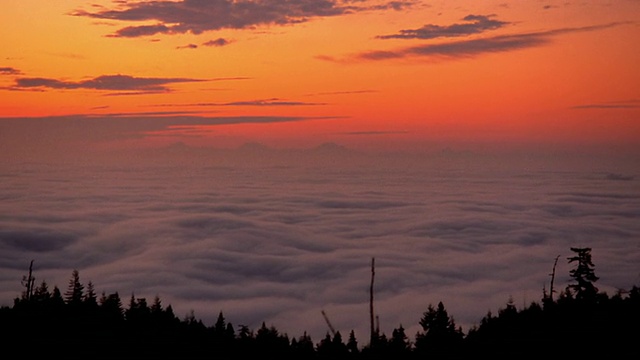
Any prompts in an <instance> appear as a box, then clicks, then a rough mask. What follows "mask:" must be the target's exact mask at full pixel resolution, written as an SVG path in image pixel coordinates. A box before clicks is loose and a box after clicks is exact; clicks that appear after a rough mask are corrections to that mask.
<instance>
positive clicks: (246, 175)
mask: <svg viewBox="0 0 640 360" xmlns="http://www.w3.org/2000/svg"><path fill="white" fill-rule="evenodd" d="M0 22H2V26H1V27H0V199H1V201H0V306H4V305H10V304H11V303H12V301H13V298H14V296H16V295H18V294H19V293H20V291H22V290H23V288H22V287H21V283H20V279H21V278H22V276H23V275H25V274H26V270H27V269H28V264H29V261H30V260H32V259H33V260H34V264H35V265H34V266H35V268H34V271H35V273H36V275H35V276H36V277H37V282H40V281H41V280H46V281H47V282H48V283H49V285H50V289H51V288H52V287H53V285H57V286H59V287H60V288H61V289H62V290H63V292H64V289H65V286H66V284H67V280H68V277H69V275H70V274H71V271H72V269H74V268H76V269H78V270H79V271H80V275H81V278H82V281H83V282H85V284H86V282H87V281H93V283H95V284H96V287H97V289H98V291H99V292H100V291H106V292H113V291H120V294H121V295H122V297H123V299H128V296H129V295H130V294H132V293H134V292H135V294H136V295H137V296H141V297H146V298H147V299H149V300H151V299H152V298H153V297H154V296H155V295H159V296H161V297H162V298H163V300H165V304H172V306H174V309H175V310H176V314H178V315H179V316H180V317H182V316H183V315H184V314H187V313H188V311H189V310H195V312H196V316H198V317H200V316H202V317H203V318H205V320H206V321H207V324H211V321H215V319H216V317H217V315H218V312H219V311H221V310H222V311H224V312H225V315H227V316H228V319H230V320H232V321H233V322H234V324H236V325H238V324H248V325H250V326H251V327H253V328H255V327H256V326H259V325H260V324H261V322H262V321H267V322H268V323H273V324H275V325H276V326H278V328H279V329H280V328H281V326H282V329H283V330H286V331H289V333H290V334H291V335H294V336H297V335H300V334H302V331H307V330H308V331H310V333H312V334H314V340H319V339H320V338H321V337H322V336H323V335H324V332H325V331H326V324H325V322H324V320H323V318H322V317H321V316H320V310H321V309H326V310H327V312H328V313H329V316H330V317H331V319H332V321H334V325H336V326H337V327H339V328H340V329H342V330H343V334H344V333H347V332H348V330H349V329H350V328H351V329H353V328H355V329H356V331H357V333H358V336H361V335H362V336H364V334H366V331H367V330H366V329H367V326H368V304H367V303H368V299H369V297H368V286H369V274H370V261H371V258H372V257H375V258H376V264H377V265H376V266H377V268H376V296H377V297H376V309H377V310H376V311H378V312H379V314H380V316H381V318H380V319H381V323H382V324H383V327H384V328H385V330H386V331H387V334H390V331H391V329H392V328H391V327H392V326H397V325H398V324H404V325H405V327H406V329H408V330H410V332H408V334H409V333H411V334H415V333H416V331H417V330H418V329H419V328H418V326H419V325H418V322H417V321H418V319H419V317H420V315H421V314H422V311H424V310H425V309H426V307H427V305H428V304H429V303H431V304H437V303H438V302H439V301H441V300H442V301H444V303H445V305H446V306H447V309H448V310H449V311H450V313H451V314H453V315H455V316H456V320H458V321H459V324H460V325H463V326H464V328H465V330H468V329H469V327H470V326H472V325H473V324H474V323H477V321H479V320H480V319H481V317H482V316H484V315H485V314H486V312H487V310H492V311H493V312H494V314H495V313H497V312H496V311H497V310H498V307H499V306H501V305H503V304H505V303H506V301H507V300H508V299H515V301H516V302H517V303H518V305H520V304H525V303H527V302H528V301H532V300H536V299H539V298H540V294H541V292H542V289H543V286H546V285H547V284H548V280H549V272H550V271H551V266H552V264H553V259H555V258H556V257H557V256H559V255H561V259H562V260H564V259H565V258H566V257H567V256H568V255H569V254H568V252H569V251H570V250H569V249H570V248H571V247H592V248H593V254H594V262H595V264H596V269H597V272H598V275H599V276H600V277H601V281H600V282H599V284H598V286H599V288H600V289H603V290H606V291H608V292H609V294H610V295H613V294H614V293H615V291H617V289H622V288H624V287H628V286H631V285H634V284H635V285H638V283H639V282H640V268H639V264H640V241H639V240H640V221H639V218H640V181H639V179H640V1H639V0H575V1H574V0H529V1H506V0H497V1H490V0H486V1H479V0H465V1H462V0H460V1H456V0H446V1H445V0H439V1H436V0H433V1H418V0H399V1H391V0H174V1H160V0H158V1H117V0H116V1H112V0H93V1H81V0H57V1H54V0H3V1H2V11H0ZM272 160H273V162H271V161H272ZM101 161H104V162H101ZM128 165H131V166H128ZM534 165H535V166H534ZM558 266H559V268H558V271H559V273H560V272H562V273H563V274H564V276H563V277H562V278H560V277H558V279H557V281H558V282H557V284H558V287H562V286H565V285H566V283H567V282H568V276H567V274H568V271H569V265H568V264H567V263H566V262H564V263H562V262H561V264H559V265H558ZM285 326H286V328H285ZM345 331H346V332H345ZM365 338H366V337H363V338H362V339H365Z"/></svg>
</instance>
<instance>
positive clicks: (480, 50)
mask: <svg viewBox="0 0 640 360" xmlns="http://www.w3.org/2000/svg"><path fill="white" fill-rule="evenodd" d="M623 24H625V23H618V22H614V23H609V24H602V25H594V26H585V27H573V28H561V29H553V30H547V31H539V32H530V33H522V34H510V35H499V36H493V37H487V38H478V39H468V40H458V41H451V42H444V43H435V44H432V43H429V44H421V45H415V46H410V47H403V48H398V49H394V50H372V51H363V52H360V53H357V54H354V55H351V56H347V57H345V58H334V57H330V56H324V55H322V56H318V57H317V58H319V59H322V60H327V61H334V62H344V63H349V62H354V61H356V62H357V61H380V60H394V59H407V58H430V59H445V60H446V59H461V58H473V57H477V56H480V55H485V54H492V53H501V52H510V51H515V50H521V49H528V48H534V47H539V46H543V45H546V44H549V43H550V42H551V41H552V40H553V39H554V38H555V37H557V36H561V35H565V34H571V33H580V32H590V31H598V30H604V29H608V28H612V27H616V26H620V25H623Z"/></svg>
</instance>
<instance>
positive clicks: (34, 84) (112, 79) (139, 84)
mask: <svg viewBox="0 0 640 360" xmlns="http://www.w3.org/2000/svg"><path fill="white" fill-rule="evenodd" d="M248 79H250V78H248V77H220V78H212V79H195V78H179V77H177V78H173V77H136V76H131V75H120V74H118V75H101V76H98V77H95V78H91V79H87V80H80V81H71V80H61V79H54V78H45V77H20V78H17V79H15V84H14V85H13V86H12V87H9V88H7V89H8V90H36V91H47V90H80V89H84V90H98V91H116V92H113V93H107V94H105V96H122V95H141V94H157V93H168V92H171V91H173V89H172V88H171V87H170V85H172V84H178V83H192V82H212V81H234V80H248Z"/></svg>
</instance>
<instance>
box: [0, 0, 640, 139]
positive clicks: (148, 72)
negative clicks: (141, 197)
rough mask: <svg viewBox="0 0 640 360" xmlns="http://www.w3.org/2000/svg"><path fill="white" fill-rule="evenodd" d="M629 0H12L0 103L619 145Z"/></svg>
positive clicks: (626, 86) (87, 113) (311, 133)
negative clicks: (578, 0) (124, 0)
mask: <svg viewBox="0 0 640 360" xmlns="http://www.w3.org/2000/svg"><path fill="white" fill-rule="evenodd" d="M638 13H640V4H639V3H638V2H637V1H619V2H615V3H608V2H601V1H589V2H586V3H584V4H571V3H563V2H554V1H548V2H545V3H544V4H542V3H539V2H533V1H531V2H518V3H509V4H505V3H503V2H501V1H485V2H482V3H481V4H478V3H477V2H472V1H446V2H444V1H439V2H423V1H384V0H370V1H349V0H321V1H315V2H308V1H303V0H300V1H290V2H287V3H286V4H285V3H281V2H278V1H261V2H257V1H233V2H232V1H228V0H220V1H213V2H208V3H207V2H196V1H189V0H182V1H154V2H147V1H142V2H129V3H121V2H115V1H98V2H91V3H87V2H83V1H74V2H72V3H69V2H64V3H50V2H46V3H42V2H38V1H34V0H30V1H21V2H11V3H10V4H7V5H5V9H4V12H3V14H2V15H0V17H1V18H2V20H3V23H5V26H4V27H3V29H2V30H0V32H2V38H3V41H4V43H5V45H4V46H3V47H2V50H0V54H1V55H2V57H1V59H2V60H0V93H1V94H2V97H1V99H2V100H0V121H3V122H5V124H6V120H7V119H8V118H10V119H14V120H15V119H19V118H31V119H33V118H38V119H41V118H48V119H54V118H55V119H61V118H64V117H79V116H80V117H91V118H97V117H103V118H105V119H107V120H105V121H108V119H111V118H119V119H126V118H131V119H134V118H140V117H144V118H146V119H150V118H157V119H159V120H158V121H159V122H160V123H162V124H165V126H164V127H157V126H151V127H150V128H146V129H141V128H134V129H132V130H131V131H139V133H137V134H136V135H137V136H136V137H137V141H138V143H137V144H138V145H139V146H148V145H149V144H152V143H163V144H170V143H174V142H183V143H186V144H189V145H198V146H216V144H228V145H230V146H236V145H238V144H242V143H244V142H261V143H265V144H267V145H269V146H276V147H287V146H299V145H300V144H319V143H323V142H327V141H334V142H338V143H340V144H344V145H347V146H350V147H354V148H361V149H370V150H388V149H403V150H411V149H424V148H425V147H428V146H430V145H429V144H443V146H446V145H447V144H449V145H451V146H454V147H455V146H460V144H467V145H468V144H485V145H486V144H494V143H503V144H512V145H514V144H543V145H544V144H562V146H566V147H575V148H581V147H589V146H596V145H597V146H600V147H605V148H606V147H610V146H613V147H623V148H625V149H627V150H629V149H632V150H633V149H634V148H637V146H638V145H639V144H638V143H639V140H640V122H638V116H639V115H640V98H639V97H638V94H640V72H638V71H637V64H638V63H640V53H638V51H636V50H637V49H636V48H635V47H634V46H633V45H630V44H633V43H634V41H637V39H639V38H640V26H639V23H638V19H637V16H636V15H635V14H638ZM172 117H174V118H180V119H182V120H180V121H176V123H175V124H173V125H174V127H173V128H172V127H171V125H172V124H171V123H170V122H168V121H167V119H170V118H172ZM187 118H191V120H192V123H189V122H188V121H184V120H185V119H187ZM214 118H223V119H229V118H235V119H236V120H237V121H235V122H232V123H229V122H224V121H222V122H216V121H213V120H211V119H214ZM256 118H262V119H267V118H268V119H270V121H259V122H256V121H252V120H251V119H256ZM243 119H245V120H247V121H243ZM292 119H295V121H291V120H292ZM178 125H180V126H190V129H191V130H192V131H191V132H190V133H189V134H186V133H185V132H181V131H176V130H175V127H176V126H178ZM194 129H200V130H202V131H200V132H197V133H195V132H194V131H193V130H194ZM54 131H55V130H54ZM149 134H153V135H154V136H149ZM161 134H162V135H165V136H164V140H163V141H159V140H158V139H159V136H158V135H161ZM128 135H131V134H128ZM24 136H25V138H26V139H29V138H32V137H30V136H28V134H27V135H24ZM128 137H130V136H128ZM40 140H42V141H43V142H45V143H46V142H47V141H46V139H44V140H43V139H40ZM77 140H81V139H73V138H63V139H62V141H63V142H64V143H69V144H71V143H73V142H74V141H77ZM25 141H28V140H25ZM128 144H129V145H130V142H128ZM31 145H32V146H36V145H34V144H31ZM86 145H88V146H89V147H92V146H94V145H95V146H99V145H100V144H96V143H87V144H86ZM114 146H118V145H117V144H115V145H114Z"/></svg>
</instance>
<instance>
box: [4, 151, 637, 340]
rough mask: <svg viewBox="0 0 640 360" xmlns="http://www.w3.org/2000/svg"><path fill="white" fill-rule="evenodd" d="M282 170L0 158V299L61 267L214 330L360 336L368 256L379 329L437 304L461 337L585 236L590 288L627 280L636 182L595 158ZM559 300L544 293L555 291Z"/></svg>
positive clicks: (535, 289)
mask: <svg viewBox="0 0 640 360" xmlns="http://www.w3.org/2000/svg"><path fill="white" fill-rule="evenodd" d="M450 160H451V159H440V161H438V162H426V161H425V162H422V161H420V160H417V159H414V160H412V161H406V162H396V161H380V162H376V161H368V162H366V163H362V164H360V165H358V162H357V161H356V162H350V163H349V164H348V165H347V164H344V165H338V164H336V163H333V162H326V161H325V162H313V161H309V162H305V161H299V162H297V163H296V164H287V165H283V164H282V163H280V164H269V163H260V162H258V163H256V162H253V163H252V164H251V165H246V164H242V163H241V162H236V165H233V166H231V165H228V164H227V165H220V164H208V165H204V164H197V165H196V164H192V163H189V162H184V163H181V164H176V163H172V164H159V163H154V164H148V165H139V164H138V165H131V164H129V165H126V166H125V165H115V164H109V165H92V164H83V165H77V164H76V165H72V164H67V165H64V164H56V165H51V164H49V165H46V164H13V165H5V166H3V171H2V173H1V174H0V177H1V180H2V181H1V182H0V199H1V201H0V305H5V306H10V305H12V303H13V299H14V298H15V297H17V296H19V294H20V292H21V291H22V289H23V288H22V287H21V284H20V280H21V279H22V276H23V275H26V273H27V270H28V266H29V262H30V261H31V260H34V275H35V277H36V283H37V284H39V283H40V282H41V281H43V280H44V281H46V282H47V283H48V284H49V287H50V289H52V288H53V286H54V285H57V286H58V287H59V288H60V289H61V291H62V292H63V293H64V291H65V290H66V288H67V285H68V281H69V279H70V275H71V272H72V270H73V269H77V270H79V272H80V279H81V282H83V283H84V284H85V285H86V284H87V283H88V282H89V281H91V282H92V283H93V284H94V285H95V288H96V290H97V292H98V294H100V293H102V292H105V293H107V294H109V293H112V292H116V291H117V292H119V294H120V296H121V297H122V299H123V303H124V304H125V306H126V305H127V304H128V300H129V297H130V296H131V295H132V294H134V295H135V297H145V298H147V301H148V302H151V301H152V300H153V298H154V297H155V296H156V295H158V296H159V297H160V298H161V300H162V303H163V305H164V306H167V305H169V304H170V305H172V307H173V309H174V311H175V313H176V315H178V316H179V317H181V318H182V317H184V316H186V315H187V314H189V313H190V312H191V311H193V313H194V315H195V316H196V318H199V319H202V320H203V322H204V323H205V324H206V325H212V324H213V322H214V321H215V318H216V317H217V315H218V313H219V312H220V311H222V312H223V313H224V315H225V317H226V319H227V320H228V321H229V322H231V323H233V324H234V326H238V325H241V324H242V325H247V326H249V327H250V328H253V329H257V328H258V327H259V326H260V325H261V324H262V322H263V321H264V322H265V323H266V324H267V325H273V326H275V327H276V328H277V329H278V330H279V331H280V332H283V333H288V334H289V336H291V337H298V336H300V335H302V333H303V332H304V331H307V332H308V333H309V334H311V336H312V338H313V340H314V341H319V340H320V339H321V338H322V337H323V336H324V335H325V334H326V333H327V331H328V327H327V324H326V323H325V320H324V318H323V317H322V314H321V311H322V310H324V311H325V312H326V314H327V316H328V317H329V319H330V320H331V322H332V325H333V326H334V327H335V328H336V329H337V330H340V331H341V332H342V333H343V335H344V336H346V334H348V332H349V331H350V330H354V331H355V332H356V336H357V337H358V339H359V341H360V343H361V345H364V344H366V342H367V339H368V328H369V312H368V311H369V307H368V301H369V282H370V276H371V260H372V258H374V257H375V262H376V267H375V271H376V273H375V312H376V315H377V316H379V324H380V329H381V331H383V332H385V333H386V334H387V335H390V333H391V331H392V330H393V328H395V327H398V326H399V325H402V326H403V327H404V328H405V329H407V333H408V335H409V336H410V337H413V335H414V334H415V333H416V331H418V330H420V328H419V325H418V321H419V319H420V317H421V316H422V313H423V312H424V311H426V309H427V307H428V305H430V304H433V305H436V304H437V303H438V302H439V301H442V302H443V303H444V305H445V308H446V309H447V310H448V312H449V314H450V315H452V316H453V317H454V319H455V321H456V324H457V325H459V326H462V328H463V331H464V332H467V331H468V330H469V329H470V328H471V327H472V326H474V325H475V324H478V323H479V321H480V320H481V318H482V317H483V316H485V315H486V314H487V312H488V311H491V312H493V313H494V314H495V313H497V311H498V310H499V309H500V308H503V307H504V306H505V305H506V303H507V302H508V301H510V300H511V301H513V303H514V304H515V305H516V306H518V307H522V306H525V305H528V304H529V303H530V302H532V301H536V302H539V301H540V299H541V297H542V292H543V288H546V289H547V290H548V289H549V281H550V277H549V274H550V273H551V271H552V267H553V264H554V260H555V258H556V256H558V255H560V258H559V262H558V267H557V276H556V282H555V283H556V289H557V290H562V289H564V287H565V286H566V285H567V284H568V283H569V282H570V278H569V276H568V273H569V270H570V269H571V268H572V267H573V266H572V265H570V264H568V263H567V257H568V256H571V255H572V252H571V251H570V247H591V248H592V249H593V250H592V255H593V262H594V264H595V270H596V274H597V275H598V276H599V277H600V280H599V281H598V282H597V284H596V285H597V286H598V287H599V288H600V289H601V290H603V291H607V293H609V294H610V295H613V294H614V293H615V292H616V291H617V290H618V289H629V288H630V287H631V286H633V285H640V221H639V220H640V182H639V179H637V178H636V177H635V175H634V171H635V172H637V171H638V170H639V169H637V168H636V169H633V168H629V169H627V170H628V171H629V173H624V174H620V173H611V172H609V171H608V170H607V167H606V166H601V167H598V168H589V167H586V168H581V169H558V168H554V169H550V168H547V167H528V166H524V165H522V166H492V165H491V162H490V161H486V160H487V159H484V161H482V162H478V161H476V160H477V159H474V158H463V159H456V160H455V161H453V160H451V161H450ZM556 296H557V294H556Z"/></svg>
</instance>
